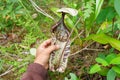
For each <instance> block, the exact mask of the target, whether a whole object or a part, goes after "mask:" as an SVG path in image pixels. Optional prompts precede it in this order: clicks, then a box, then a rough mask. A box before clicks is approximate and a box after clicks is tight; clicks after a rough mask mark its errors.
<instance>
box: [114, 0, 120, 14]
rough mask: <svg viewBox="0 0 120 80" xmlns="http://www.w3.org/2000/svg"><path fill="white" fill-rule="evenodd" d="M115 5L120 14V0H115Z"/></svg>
mask: <svg viewBox="0 0 120 80" xmlns="http://www.w3.org/2000/svg"><path fill="white" fill-rule="evenodd" d="M114 7H115V10H116V12H117V13H118V15H119V16H120V0H114Z"/></svg>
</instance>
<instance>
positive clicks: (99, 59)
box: [95, 58, 109, 66]
mask: <svg viewBox="0 0 120 80" xmlns="http://www.w3.org/2000/svg"><path fill="white" fill-rule="evenodd" d="M95 60H96V62H98V63H100V64H102V65H103V66H108V65H109V64H108V63H107V61H105V59H102V58H96V59H95Z"/></svg>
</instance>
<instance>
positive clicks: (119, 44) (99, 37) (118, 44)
mask: <svg viewBox="0 0 120 80" xmlns="http://www.w3.org/2000/svg"><path fill="white" fill-rule="evenodd" d="M90 39H92V40H94V41H96V42H99V43H101V44H107V43H109V44H110V45H111V46H112V47H113V48H115V49H117V50H119V51H120V41H119V40H116V39H114V38H112V37H110V36H107V35H105V34H103V33H101V34H92V35H90V36H88V37H87V38H86V39H85V40H90Z"/></svg>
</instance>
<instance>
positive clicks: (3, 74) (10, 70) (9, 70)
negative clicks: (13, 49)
mask: <svg viewBox="0 0 120 80" xmlns="http://www.w3.org/2000/svg"><path fill="white" fill-rule="evenodd" d="M27 64H29V63H28V62H26V63H24V64H22V65H20V66H19V67H17V68H16V67H15V68H12V69H11V66H10V67H9V68H8V70H7V71H6V72H4V73H2V74H0V77H2V76H5V75H6V74H8V73H10V72H12V71H15V70H16V69H18V68H21V67H23V66H25V65H27Z"/></svg>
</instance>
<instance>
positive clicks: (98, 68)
mask: <svg viewBox="0 0 120 80" xmlns="http://www.w3.org/2000/svg"><path fill="white" fill-rule="evenodd" d="M100 70H101V68H100V65H98V64H95V65H93V66H92V67H91V69H90V72H89V73H90V74H94V73H96V72H98V71H100Z"/></svg>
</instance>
